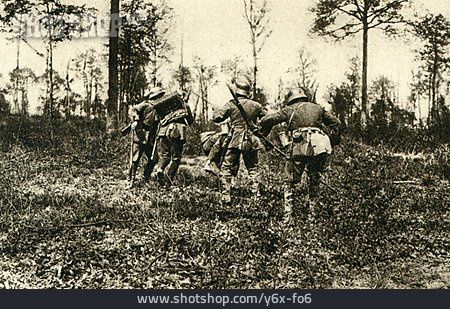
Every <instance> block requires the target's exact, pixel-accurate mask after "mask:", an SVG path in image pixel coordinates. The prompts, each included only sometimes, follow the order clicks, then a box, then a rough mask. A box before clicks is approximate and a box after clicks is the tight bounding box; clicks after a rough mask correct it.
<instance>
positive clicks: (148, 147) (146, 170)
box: [144, 142, 156, 181]
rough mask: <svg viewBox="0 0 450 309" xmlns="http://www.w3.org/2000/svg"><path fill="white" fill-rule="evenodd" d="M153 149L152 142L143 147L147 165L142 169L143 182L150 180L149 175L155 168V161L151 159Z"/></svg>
mask: <svg viewBox="0 0 450 309" xmlns="http://www.w3.org/2000/svg"><path fill="white" fill-rule="evenodd" d="M153 147H154V142H153V143H148V144H147V145H145V148H144V152H145V155H146V156H147V164H146V165H145V168H144V180H145V181H148V180H149V179H150V175H151V174H152V172H153V168H154V167H155V162H156V160H155V159H156V158H152V155H153ZM155 157H156V156H155Z"/></svg>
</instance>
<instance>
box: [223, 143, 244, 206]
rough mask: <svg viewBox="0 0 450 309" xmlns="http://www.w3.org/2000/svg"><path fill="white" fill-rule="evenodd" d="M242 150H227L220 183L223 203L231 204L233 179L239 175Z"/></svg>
mask: <svg viewBox="0 0 450 309" xmlns="http://www.w3.org/2000/svg"><path fill="white" fill-rule="evenodd" d="M240 153H241V152H240V150H239V149H236V148H232V149H227V152H226V154H225V159H224V162H223V168H222V171H221V172H220V182H221V186H222V201H223V202H225V203H230V202H231V179H232V177H233V176H236V175H237V171H238V170H239V158H240Z"/></svg>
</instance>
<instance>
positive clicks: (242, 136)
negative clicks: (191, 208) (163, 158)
mask: <svg viewBox="0 0 450 309" xmlns="http://www.w3.org/2000/svg"><path fill="white" fill-rule="evenodd" d="M234 92H235V93H236V95H237V97H238V100H239V103H240V104H241V106H242V107H243V109H244V111H245V113H246V114H247V117H248V119H249V121H252V122H253V123H256V121H257V120H259V119H260V118H262V117H263V116H265V115H266V112H265V110H264V108H263V107H262V105H261V104H259V103H258V102H256V101H253V100H251V99H250V98H249V96H250V83H249V81H248V80H247V79H246V78H238V79H237V80H236V81H235V82H234ZM227 119H229V120H230V126H231V129H230V132H231V137H230V141H229V143H228V146H227V149H226V151H225V157H224V160H223V165H222V171H221V173H220V178H221V183H222V202H224V203H226V204H228V203H231V182H232V177H235V176H237V173H238V171H239V161H240V157H241V155H242V157H243V160H244V164H245V167H246V168H247V170H248V174H249V177H250V180H251V183H252V191H253V193H254V194H255V195H258V194H259V182H260V180H259V175H258V151H259V150H261V149H263V148H264V146H263V145H262V144H261V141H260V140H259V138H258V137H256V136H255V135H254V134H253V133H252V132H251V130H250V128H248V126H247V123H246V121H245V119H244V116H243V115H242V114H241V112H240V111H239V109H238V108H237V106H236V105H235V104H234V103H233V101H229V102H227V103H226V104H225V105H224V106H223V108H222V109H221V110H219V111H217V112H216V113H215V115H214V117H213V121H214V122H216V123H221V122H223V121H226V120H227Z"/></svg>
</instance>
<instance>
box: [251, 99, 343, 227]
mask: <svg viewBox="0 0 450 309" xmlns="http://www.w3.org/2000/svg"><path fill="white" fill-rule="evenodd" d="M288 102H289V103H288V106H286V107H285V108H283V109H282V110H281V111H279V112H277V113H274V114H271V115H267V116H266V117H264V118H263V119H262V120H261V123H260V125H261V128H262V129H261V130H262V132H263V134H268V133H269V132H270V130H271V129H272V127H273V126H275V125H277V124H279V123H282V122H286V123H287V131H288V134H289V136H290V137H291V138H292V143H291V145H290V147H289V155H290V160H288V161H286V164H285V192H284V200H285V213H286V220H290V218H291V214H292V202H293V190H294V187H295V184H297V183H299V182H300V181H301V176H302V174H303V171H304V170H305V168H306V169H307V171H308V176H309V197H310V200H314V199H315V198H316V197H317V195H318V191H319V184H320V177H321V175H320V173H321V172H323V171H324V167H325V164H326V159H327V157H328V155H329V154H331V151H332V148H331V144H330V139H329V137H328V136H327V135H326V134H325V133H324V131H323V130H322V129H323V128H324V126H326V127H328V128H329V129H331V130H338V129H339V126H340V122H339V120H338V119H337V118H336V117H335V116H333V115H332V114H330V113H329V112H327V111H326V110H325V109H324V108H323V107H321V106H320V105H318V104H315V103H311V102H308V101H307V97H306V95H305V94H304V93H303V92H302V91H299V92H293V93H291V94H290V95H289V99H288ZM313 204H314V202H313V203H311V205H313Z"/></svg>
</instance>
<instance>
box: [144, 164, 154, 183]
mask: <svg viewBox="0 0 450 309" xmlns="http://www.w3.org/2000/svg"><path fill="white" fill-rule="evenodd" d="M154 167H155V162H154V161H153V160H149V161H148V162H147V164H146V165H145V169H144V181H145V182H148V181H149V180H150V176H151V175H152V172H153V168H154Z"/></svg>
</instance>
